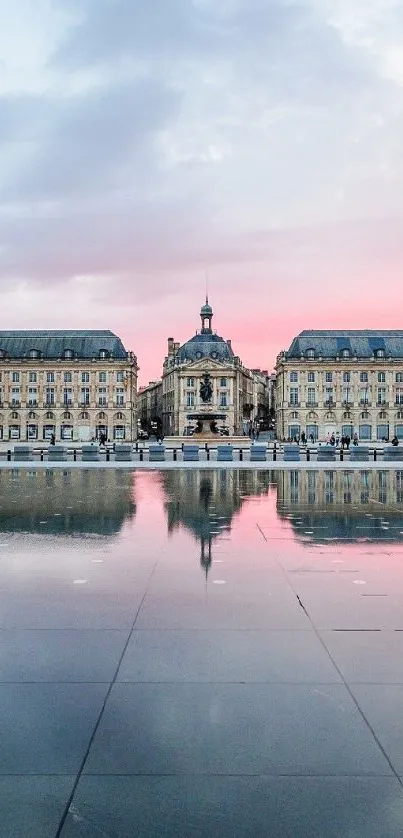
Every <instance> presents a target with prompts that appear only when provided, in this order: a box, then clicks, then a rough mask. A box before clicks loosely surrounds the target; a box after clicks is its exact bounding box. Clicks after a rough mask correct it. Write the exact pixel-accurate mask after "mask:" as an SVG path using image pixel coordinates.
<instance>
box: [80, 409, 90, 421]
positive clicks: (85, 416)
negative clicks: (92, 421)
mask: <svg viewBox="0 0 403 838" xmlns="http://www.w3.org/2000/svg"><path fill="white" fill-rule="evenodd" d="M89 418H90V415H89V413H88V412H87V411H86V410H83V412H82V413H80V416H79V419H89Z"/></svg>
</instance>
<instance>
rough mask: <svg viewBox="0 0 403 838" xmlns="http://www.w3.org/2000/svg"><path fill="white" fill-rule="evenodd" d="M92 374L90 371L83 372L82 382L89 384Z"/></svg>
mask: <svg viewBox="0 0 403 838" xmlns="http://www.w3.org/2000/svg"><path fill="white" fill-rule="evenodd" d="M89 380H90V374H89V372H82V373H81V384H89Z"/></svg>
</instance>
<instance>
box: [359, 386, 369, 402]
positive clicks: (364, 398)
mask: <svg viewBox="0 0 403 838" xmlns="http://www.w3.org/2000/svg"><path fill="white" fill-rule="evenodd" d="M360 404H369V399H368V387H361V388H360Z"/></svg>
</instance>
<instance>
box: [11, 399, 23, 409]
mask: <svg viewBox="0 0 403 838" xmlns="http://www.w3.org/2000/svg"><path fill="white" fill-rule="evenodd" d="M10 407H21V401H20V399H11V402H10Z"/></svg>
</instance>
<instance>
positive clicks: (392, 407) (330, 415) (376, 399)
mask: <svg viewBox="0 0 403 838" xmlns="http://www.w3.org/2000/svg"><path fill="white" fill-rule="evenodd" d="M276 424H277V435H278V437H279V438H280V439H288V438H289V439H294V438H300V437H301V434H302V433H305V434H306V436H307V439H309V438H310V437H311V435H312V436H313V438H314V439H315V440H317V439H319V440H326V439H327V438H328V437H329V436H330V435H331V434H332V433H334V434H340V435H343V434H344V435H349V436H350V437H353V436H354V434H357V435H358V438H359V439H360V440H363V441H366V442H368V441H371V440H384V439H389V438H391V437H393V436H394V434H396V435H397V437H398V438H399V439H403V331H370V330H363V331H328V332H325V331H303V332H301V334H299V335H298V336H297V337H295V338H294V340H293V341H292V343H291V346H290V348H289V349H288V350H287V352H281V353H280V355H279V356H278V358H277V362H276Z"/></svg>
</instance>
